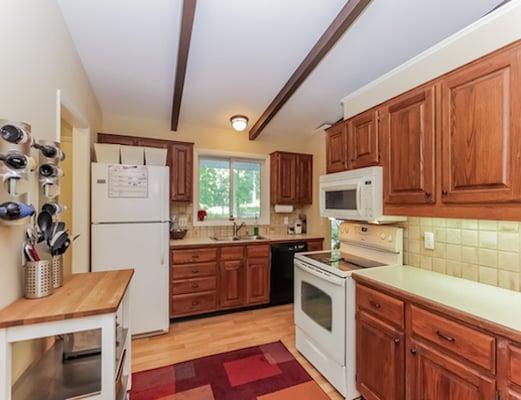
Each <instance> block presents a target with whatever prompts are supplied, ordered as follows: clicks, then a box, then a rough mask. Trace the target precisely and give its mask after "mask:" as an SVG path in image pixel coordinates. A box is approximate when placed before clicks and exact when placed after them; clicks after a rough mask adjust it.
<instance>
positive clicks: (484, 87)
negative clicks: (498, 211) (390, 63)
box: [441, 48, 521, 203]
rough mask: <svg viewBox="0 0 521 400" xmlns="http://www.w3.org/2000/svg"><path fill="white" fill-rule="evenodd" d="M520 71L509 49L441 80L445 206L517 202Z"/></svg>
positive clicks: (516, 57)
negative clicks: (447, 204) (448, 204)
mask: <svg viewBox="0 0 521 400" xmlns="http://www.w3.org/2000/svg"><path fill="white" fill-rule="evenodd" d="M520 68H521V64H520V51H519V50H518V49H517V48H514V49H509V50H507V51H502V52H499V53H497V54H493V55H491V56H489V57H486V58H485V59H481V60H479V61H477V62H474V63H472V64H470V65H468V66H466V67H463V68H461V69H459V70H458V71H456V72H454V73H452V74H450V75H448V76H447V77H446V78H444V79H442V81H441V87H442V99H441V100H442V146H443V151H442V154H443V163H442V166H443V173H442V176H443V185H442V199H443V201H444V202H445V203H484V202H508V201H517V200H519V199H521V190H520V187H521V185H520V184H521V182H520V180H519V178H518V176H519V171H520V167H519V165H520V163H519V161H520V141H521V135H520V132H519V131H520V127H521V120H520V119H519V110H520V109H521V85H520V73H521V69H520Z"/></svg>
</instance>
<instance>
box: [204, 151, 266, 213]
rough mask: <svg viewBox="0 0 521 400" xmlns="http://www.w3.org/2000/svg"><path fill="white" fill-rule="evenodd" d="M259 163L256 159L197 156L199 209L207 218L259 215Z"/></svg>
mask: <svg viewBox="0 0 521 400" xmlns="http://www.w3.org/2000/svg"><path fill="white" fill-rule="evenodd" d="M260 183H261V163H260V161H258V160H246V159H234V158H218V157H201V158H199V209H202V210H205V211H206V212H207V213H208V219H210V220H227V219H228V218H229V217H230V215H233V216H234V217H236V218H241V219H254V218H256V217H258V218H260V213H261V204H260V197H261V196H260V193H261V184H260Z"/></svg>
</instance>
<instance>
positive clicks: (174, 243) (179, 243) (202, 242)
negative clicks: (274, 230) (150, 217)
mask: <svg viewBox="0 0 521 400" xmlns="http://www.w3.org/2000/svg"><path fill="white" fill-rule="evenodd" d="M262 236H263V237H265V238H266V239H265V240H240V241H215V240H212V239H210V238H209V237H207V238H193V239H180V240H170V247H171V248H185V247H201V246H229V245H240V244H251V243H284V242H296V241H301V240H304V241H305V240H312V239H324V235H321V234H312V233H305V234H302V235H262Z"/></svg>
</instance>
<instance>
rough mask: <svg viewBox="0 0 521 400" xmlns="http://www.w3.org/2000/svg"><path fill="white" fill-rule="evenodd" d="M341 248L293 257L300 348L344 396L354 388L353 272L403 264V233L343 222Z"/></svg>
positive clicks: (353, 392) (354, 392) (352, 395)
mask: <svg viewBox="0 0 521 400" xmlns="http://www.w3.org/2000/svg"><path fill="white" fill-rule="evenodd" d="M339 230H340V233H339V236H340V237H339V238H340V249H339V250H333V251H319V252H309V253H297V254H296V255H295V262H294V265H295V311H294V312H295V325H296V345H297V350H298V351H299V352H300V353H302V354H303V355H304V356H305V357H306V358H307V360H308V361H309V362H311V364H313V366H314V367H315V368H317V369H318V371H320V373H321V374H322V375H323V376H324V377H325V378H326V379H327V380H328V381H329V382H331V384H332V385H333V386H334V387H335V388H336V389H337V390H338V391H339V392H340V393H341V394H342V395H343V396H344V397H345V398H346V399H355V398H358V397H359V396H360V394H359V393H358V392H357V390H356V385H355V371H356V365H355V359H356V354H355V349H356V337H355V334H356V327H355V283H354V280H353V279H351V275H352V273H353V271H356V270H359V269H365V268H377V267H382V266H387V265H402V263H403V230H402V229H401V228H398V227H393V226H383V225H368V224H360V223H352V222H343V223H342V224H341V225H340V228H339Z"/></svg>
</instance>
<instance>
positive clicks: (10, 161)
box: [0, 151, 34, 171]
mask: <svg viewBox="0 0 521 400" xmlns="http://www.w3.org/2000/svg"><path fill="white" fill-rule="evenodd" d="M0 161H2V162H3V163H4V164H5V165H6V166H7V167H8V168H9V169H13V170H16V171H19V170H23V169H28V170H29V171H34V159H32V158H31V157H29V156H26V155H25V154H23V153H20V152H19V151H9V152H7V153H6V154H0Z"/></svg>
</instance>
